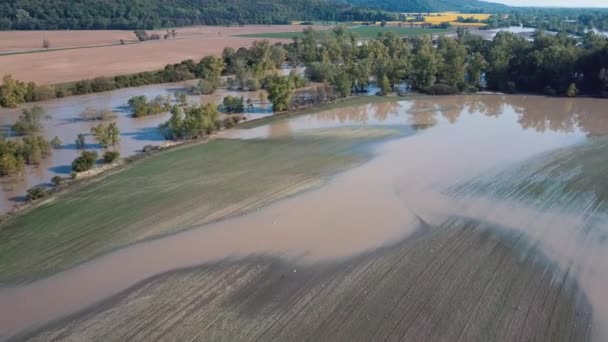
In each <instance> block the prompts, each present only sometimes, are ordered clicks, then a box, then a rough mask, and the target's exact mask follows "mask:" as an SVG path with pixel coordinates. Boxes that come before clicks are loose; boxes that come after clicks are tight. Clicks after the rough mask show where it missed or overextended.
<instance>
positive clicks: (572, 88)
mask: <svg viewBox="0 0 608 342" xmlns="http://www.w3.org/2000/svg"><path fill="white" fill-rule="evenodd" d="M577 94H578V89H576V84H574V83H571V84H570V86H569V87H568V91H567V92H566V95H568V97H576V95H577Z"/></svg>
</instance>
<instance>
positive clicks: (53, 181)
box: [51, 176, 63, 186]
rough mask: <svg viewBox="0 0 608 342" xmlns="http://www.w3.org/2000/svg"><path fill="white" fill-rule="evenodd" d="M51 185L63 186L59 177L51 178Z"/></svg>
mask: <svg viewBox="0 0 608 342" xmlns="http://www.w3.org/2000/svg"><path fill="white" fill-rule="evenodd" d="M51 183H53V184H54V185H55V186H60V185H61V184H63V178H61V176H55V177H53V178H51Z"/></svg>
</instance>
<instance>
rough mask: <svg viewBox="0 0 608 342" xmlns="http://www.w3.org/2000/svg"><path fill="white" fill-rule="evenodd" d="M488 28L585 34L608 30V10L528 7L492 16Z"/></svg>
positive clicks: (487, 21)
mask: <svg viewBox="0 0 608 342" xmlns="http://www.w3.org/2000/svg"><path fill="white" fill-rule="evenodd" d="M485 22H486V23H487V25H488V26H487V28H499V27H508V26H520V25H523V26H524V27H532V28H536V29H540V30H545V31H554V32H562V31H565V32H568V33H571V34H575V35H579V36H583V35H584V34H586V33H587V32H588V31H590V30H594V29H596V30H600V31H608V10H606V9H593V10H591V9H570V8H528V9H526V10H516V9H514V10H512V11H511V12H510V13H508V14H495V15H492V16H490V18H488V20H486V21H485Z"/></svg>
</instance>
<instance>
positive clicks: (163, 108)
mask: <svg viewBox="0 0 608 342" xmlns="http://www.w3.org/2000/svg"><path fill="white" fill-rule="evenodd" d="M128 104H129V107H131V109H132V110H133V116H134V117H136V118H139V117H143V116H148V115H156V114H160V113H163V112H167V111H169V110H170V109H171V101H170V98H165V97H163V96H161V95H159V96H157V97H155V98H154V99H152V100H151V101H148V98H147V97H146V96H144V95H140V96H134V97H132V98H130V99H129V101H128Z"/></svg>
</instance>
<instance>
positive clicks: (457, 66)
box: [438, 36, 467, 87]
mask: <svg viewBox="0 0 608 342" xmlns="http://www.w3.org/2000/svg"><path fill="white" fill-rule="evenodd" d="M438 52H439V55H440V56H441V60H442V61H443V63H441V64H440V69H439V70H438V71H439V73H440V75H441V79H442V80H444V81H445V83H446V84H448V85H450V86H452V87H455V86H457V85H458V84H460V83H463V82H464V76H465V71H466V67H465V59H466V55H467V50H466V48H465V47H464V45H463V44H462V43H461V42H460V41H458V40H455V39H451V38H447V37H445V36H441V37H440V38H439V46H438Z"/></svg>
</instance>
